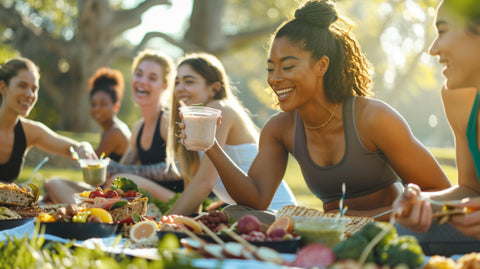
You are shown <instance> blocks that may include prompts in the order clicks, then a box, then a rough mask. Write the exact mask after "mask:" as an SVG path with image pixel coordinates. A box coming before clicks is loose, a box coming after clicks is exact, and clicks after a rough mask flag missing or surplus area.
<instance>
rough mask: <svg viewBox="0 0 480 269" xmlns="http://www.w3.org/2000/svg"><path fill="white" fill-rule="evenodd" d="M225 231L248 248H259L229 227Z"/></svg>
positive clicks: (252, 249) (253, 249)
mask: <svg viewBox="0 0 480 269" xmlns="http://www.w3.org/2000/svg"><path fill="white" fill-rule="evenodd" d="M223 231H224V232H226V233H227V234H228V235H229V236H230V237H231V238H233V239H234V240H235V241H237V242H238V243H240V244H242V246H244V247H246V248H247V249H249V250H251V251H255V250H256V249H257V247H256V246H254V245H252V244H250V243H249V242H248V241H247V240H245V239H244V238H243V237H241V236H240V235H238V234H236V233H235V232H234V231H232V230H229V229H223Z"/></svg>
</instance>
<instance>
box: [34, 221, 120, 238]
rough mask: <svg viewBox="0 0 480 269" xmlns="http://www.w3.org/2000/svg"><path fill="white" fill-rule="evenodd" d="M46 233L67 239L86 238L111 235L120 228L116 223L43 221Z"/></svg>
mask: <svg viewBox="0 0 480 269" xmlns="http://www.w3.org/2000/svg"><path fill="white" fill-rule="evenodd" d="M41 225H42V226H43V227H45V233H46V234H51V235H55V236H59V237H62V238H65V239H77V240H85V239H89V238H93V237H109V236H112V235H114V234H115V232H116V231H117V228H118V224H116V223H97V222H87V223H76V222H42V224H41Z"/></svg>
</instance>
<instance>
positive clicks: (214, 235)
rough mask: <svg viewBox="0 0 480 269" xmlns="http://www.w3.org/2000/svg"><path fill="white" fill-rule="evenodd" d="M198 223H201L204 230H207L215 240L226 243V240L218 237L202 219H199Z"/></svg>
mask: <svg viewBox="0 0 480 269" xmlns="http://www.w3.org/2000/svg"><path fill="white" fill-rule="evenodd" d="M197 223H198V224H199V225H200V227H201V228H202V230H203V231H205V232H206V233H207V234H208V236H210V237H211V238H212V239H213V240H214V241H215V242H217V243H218V244H219V245H222V246H223V245H225V242H223V240H222V239H221V238H220V237H218V235H216V234H215V233H214V232H213V231H212V230H210V228H208V227H207V225H205V224H204V223H203V222H201V221H198V220H197Z"/></svg>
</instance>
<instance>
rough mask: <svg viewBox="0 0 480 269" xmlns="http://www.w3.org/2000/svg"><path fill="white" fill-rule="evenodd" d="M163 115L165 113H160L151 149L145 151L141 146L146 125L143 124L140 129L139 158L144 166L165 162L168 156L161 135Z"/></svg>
mask: <svg viewBox="0 0 480 269" xmlns="http://www.w3.org/2000/svg"><path fill="white" fill-rule="evenodd" d="M162 114H163V111H162V112H160V116H159V117H158V121H157V125H156V126H155V133H154V134H153V140H152V145H150V148H149V149H147V150H144V149H143V148H142V146H141V145H140V138H141V137H142V133H143V126H145V123H143V124H142V126H141V127H140V131H139V132H138V136H137V149H138V158H139V159H140V162H141V163H142V164H154V163H159V162H164V161H165V158H166V156H167V151H166V144H165V141H164V140H163V138H162V136H161V135H160V121H161V120H162Z"/></svg>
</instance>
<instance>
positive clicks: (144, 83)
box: [104, 50, 183, 201]
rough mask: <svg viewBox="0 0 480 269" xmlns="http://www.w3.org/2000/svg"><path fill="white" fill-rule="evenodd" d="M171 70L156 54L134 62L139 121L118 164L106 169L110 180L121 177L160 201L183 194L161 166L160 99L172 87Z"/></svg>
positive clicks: (164, 128) (164, 124) (163, 119)
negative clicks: (140, 114)
mask: <svg viewBox="0 0 480 269" xmlns="http://www.w3.org/2000/svg"><path fill="white" fill-rule="evenodd" d="M173 68H174V66H173V61H172V60H171V58H170V57H169V56H167V55H164V54H161V53H158V52H156V51H152V50H145V51H142V52H140V53H139V55H138V56H137V57H136V58H135V60H134V62H133V66H132V70H134V72H133V77H132V91H133V98H134V99H135V102H136V103H137V104H138V105H139V107H140V109H141V112H142V119H140V121H139V122H138V123H137V124H136V125H135V126H134V127H133V129H132V137H131V139H130V142H129V145H128V148H127V151H126V153H125V154H124V156H123V158H122V160H121V161H120V162H119V163H117V162H111V163H110V165H109V166H108V175H109V178H110V180H112V179H113V178H116V177H117V176H125V177H127V178H130V179H132V180H134V181H135V182H136V183H137V185H138V186H139V187H140V188H142V189H145V190H148V191H149V192H150V194H151V195H152V197H154V198H157V199H160V200H163V201H166V200H168V199H170V198H172V197H173V196H174V195H175V193H177V192H182V191H183V180H182V179H181V178H180V176H179V175H177V174H176V173H174V172H173V171H166V164H165V156H166V151H165V145H166V142H165V139H166V136H167V132H168V115H167V113H166V112H165V111H164V107H165V106H164V101H163V96H164V95H165V92H166V91H167V90H168V89H169V86H170V83H172V78H173V74H172V72H173ZM109 184H110V182H107V183H106V184H105V186H104V187H108V186H109Z"/></svg>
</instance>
